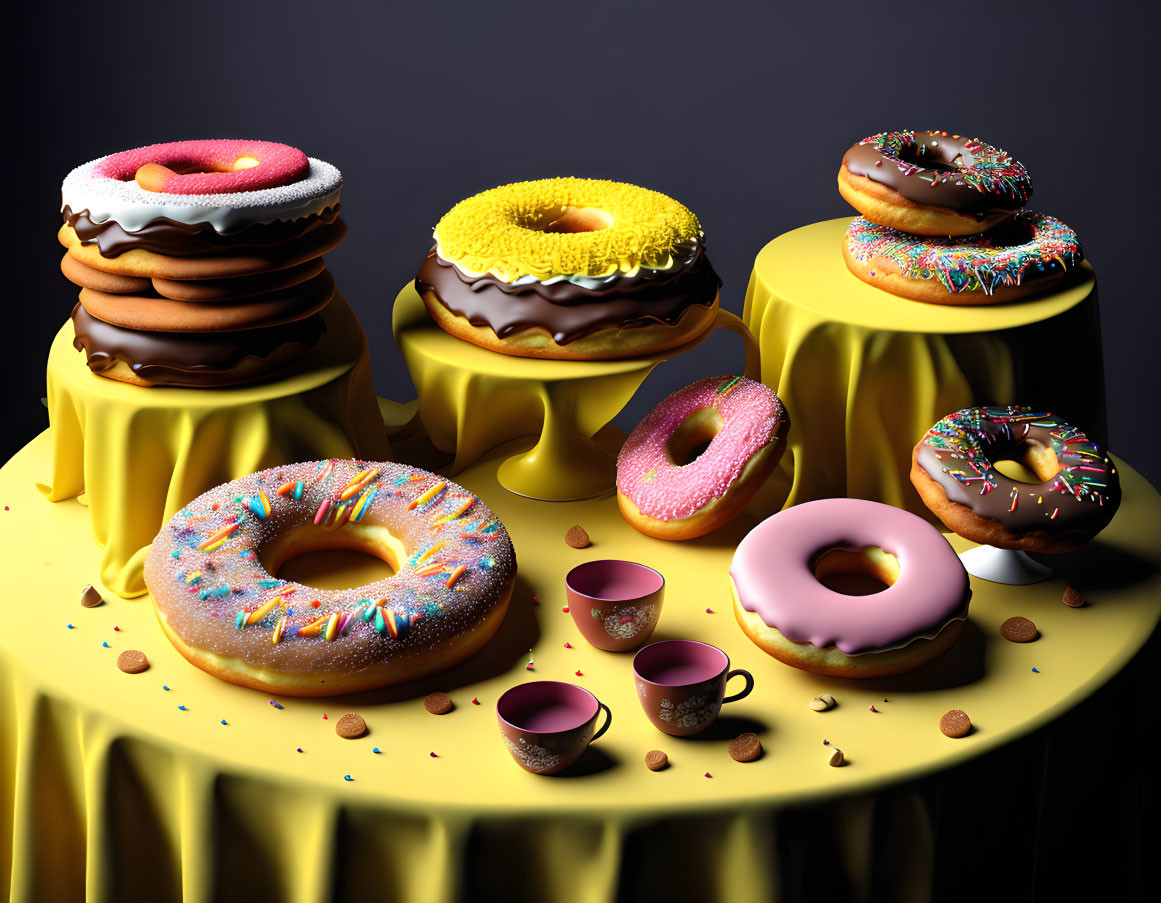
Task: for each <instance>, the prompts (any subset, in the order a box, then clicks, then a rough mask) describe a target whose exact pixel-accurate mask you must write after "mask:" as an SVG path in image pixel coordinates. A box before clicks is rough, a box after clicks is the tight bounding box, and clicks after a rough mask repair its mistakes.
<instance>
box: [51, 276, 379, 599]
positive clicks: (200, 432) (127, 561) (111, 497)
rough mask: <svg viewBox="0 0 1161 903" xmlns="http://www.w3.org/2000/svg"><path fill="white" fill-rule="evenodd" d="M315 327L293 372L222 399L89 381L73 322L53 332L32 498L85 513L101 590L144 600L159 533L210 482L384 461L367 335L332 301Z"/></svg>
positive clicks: (213, 392) (343, 305)
mask: <svg viewBox="0 0 1161 903" xmlns="http://www.w3.org/2000/svg"><path fill="white" fill-rule="evenodd" d="M324 322H325V323H326V326H327V332H326V334H325V335H324V337H323V339H322V341H321V343H320V344H319V345H318V347H316V348H315V349H314V350H312V351H311V352H309V363H308V364H307V365H306V366H305V367H304V368H303V369H302V370H301V371H300V372H299V373H297V374H295V375H294V376H290V377H288V378H286V379H281V380H278V381H276V382H270V383H264V384H262V385H255V386H242V387H238V388H230V389H177V388H166V387H152V388H143V387H141V386H132V385H128V384H126V383H120V382H115V381H114V380H111V379H106V378H104V377H101V376H96V375H95V374H93V373H91V372H90V371H89V369H88V367H87V366H86V365H85V358H84V354H83V353H81V352H79V351H77V350H75V349H74V348H73V345H72V341H73V328H72V324H71V323H66V324H65V325H64V326H63V327H61V329H60V331H59V332H58V333H57V335H56V338H55V340H54V341H53V343H52V348H51V349H50V350H49V357H48V415H49V422H50V423H51V425H52V440H53V441H52V450H51V460H52V470H51V477H50V478H49V479H47V480H45V481H44V482H43V483H41V491H42V492H44V494H45V495H46V496H47V497H48V498H49V499H51V500H52V501H54V502H56V501H61V500H63V499H71V498H77V497H80V498H81V499H82V501H83V502H84V503H85V504H86V505H87V506H88V509H89V517H90V521H91V524H92V535H93V538H94V539H95V540H96V541H97V543H98V544H99V545H100V546H102V547H103V549H104V552H103V555H102V559H101V568H100V579H101V581H103V582H104V584H105V586H107V587H108V588H109V589H111V590H112V591H113V592H116V593H119V594H121V595H123V596H136V595H140V594H141V593H144V592H145V583H144V580H143V578H142V568H143V566H144V561H145V553H146V552H147V551H148V549H149V544H150V543H151V542H152V541H153V537H154V536H156V535H157V531H158V530H159V529H161V526H162V524H164V523H165V522H166V521H167V520H169V518H170V517H172V516H173V515H174V514H176V513H177V512H178V511H179V510H181V507H182V506H183V505H184V504H185V503H186V502H188V501H189V500H190V499H192V498H194V497H195V496H197V495H200V494H201V493H202V492H205V491H206V490H207V489H210V488H211V487H213V486H217V485H218V484H219V483H224V482H226V481H228V480H232V479H236V478H237V477H240V476H244V475H246V474H248V473H253V472H254V471H256V470H261V469H263V468H265V467H273V466H274V465H276V464H284V463H287V462H290V461H304V460H310V459H312V458H329V457H343V458H349V457H352V456H360V457H365V458H370V459H372V460H382V459H384V458H386V457H387V456H388V455H389V453H390V447H389V444H388V442H387V434H386V431H385V429H384V427H383V421H382V419H381V417H380V416H379V408H378V404H377V402H376V398H375V392H374V389H373V388H372V386H371V368H370V359H369V356H368V351H367V340H366V337H365V336H364V335H363V332H362V329H361V328H360V327H359V325H358V322H357V321H356V320H355V317H354V314H353V313H352V311H351V309H350V307H349V306H348V305H347V302H346V300H345V299H343V298H342V297H341V296H336V298H335V300H334V301H333V302H332V303H331V304H330V305H329V306H328V307H327V310H326V312H325V314H324ZM43 476H44V475H42V477H41V478H42V479H43Z"/></svg>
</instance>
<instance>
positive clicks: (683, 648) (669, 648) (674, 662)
mask: <svg viewBox="0 0 1161 903" xmlns="http://www.w3.org/2000/svg"><path fill="white" fill-rule="evenodd" d="M734 676H740V677H744V678H745V679H746V686H745V688H744V689H743V690H742V691H741V692H740V693H735V694H734V695H733V696H730V697H726V681H728V680H729V679H730V678H731V677H734ZM633 678H634V680H635V681H636V682H637V696H638V697H639V698H640V700H641V707H642V708H643V709H645V714H646V715H647V716H648V717H649V720H650V721H652V722H653V726H654V727H656V728H657V729H658V730H660V731H664V732H665V733H667V734H672V735H673V736H675V737H688V736H691V735H692V734H698V733H701V732H702V731H703V730H705V729H706V728H707V727H709V726H710V725H711V724H713V723H714V720H715V719H716V718H717V717H718V712H720V711H721V708H722V704H723V703H726V702H734V701H735V700H738V699H742V698H744V697H746V696H749V695H750V691H751V690H753V689H754V678H753V676H752V675H751V674H750V672H749V671H744V670H742V669H741V668H737V669H735V670H733V671H731V670H730V658H729V656H728V655H726V654H725V653H724V652H722V650H721V649H719V648H718V647H717V646H711V645H710V644H709V643H699V642H698V641H696V640H665V641H663V642H660V643H652V644H651V645H649V646H646V647H645V648H644V649H642V650H641V651H640V652H638V653H637V654H636V655H635V656H634V657H633Z"/></svg>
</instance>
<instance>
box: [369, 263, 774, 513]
mask: <svg viewBox="0 0 1161 903" xmlns="http://www.w3.org/2000/svg"><path fill="white" fill-rule="evenodd" d="M392 328H393V330H394V332H395V341H396V342H397V343H398V345H399V350H400V351H401V352H402V353H403V358H404V360H405V361H406V362H407V369H408V370H409V371H410V372H411V378H412V380H413V381H414V382H415V389H416V392H417V393H418V395H419V417H420V419H421V420H422V422H423V426H424V428H425V429H426V430H427V433H428V435H429V436H430V438H431V441H432V442H433V443H434V445H435V446H436V448H438V449H440V450H441V451H444V452H447V453H449V454H453V455H454V456H455V458H454V460H453V462H452V463H451V465H450V466H449V467H448V468H447V470H448V472H449V473H452V474H454V473H457V472H458V471H460V470H462V469H463V468H464V467H466V466H467V465H468V464H471V463H472V462H473V461H475V460H477V459H478V458H479V457H480V456H481V455H483V454H484V453H485V452H487V451H488V450H490V449H492V448H495V447H496V446H498V445H501V444H503V443H505V442H508V441H509V440H512V439H518V438H524V437H527V436H529V435H531V434H534V433H536V432H537V431H538V432H539V435H538V437H537V438H535V439H534V441H533V443H532V445H531V447H530V448H526V449H524V450H522V451H521V452H519V453H518V454H515V455H513V456H511V457H509V458H507V459H506V460H505V461H503V463H501V464H500V475H499V479H500V485H502V486H503V487H504V488H505V489H507V490H509V491H510V492H515V493H517V494H518V495H523V496H527V497H529V498H534V499H541V500H545V501H570V500H576V499H586V498H592V497H594V496H597V495H601V494H602V493H605V492H609V491H610V490H611V489H612V488H613V486H614V483H615V480H616V459H615V458H614V457H613V456H612V455H610V454H609V453H608V452H607V451H605V450H603V449H602V448H600V447H599V445H598V444H597V443H596V442H594V441H593V436H595V435H596V433H597V431H598V430H600V429H601V427H603V426H604V425H605V424H607V423H608V422H609V421H610V420H612V419H613V418H614V417H616V416H617V414H618V413H620V411H621V409H622V408H623V407H624V406H625V405H626V404H627V403H628V401H629V399H630V398H632V397H633V393H634V392H636V391H637V389H638V388H640V386H641V383H643V382H644V381H645V377H647V376H648V375H649V374H650V372H652V370H653V368H654V367H656V366H657V365H658V364H660V363H662V362H664V361H666V360H669V359H670V358H672V357H675V356H676V355H679V354H683V353H685V352H687V351H691V350H692V349H694V348H696V347H697V346H698V345H699V344H701V342H703V341H704V340H705V339H706V338H707V337H708V336H709V333H710V332H712V331H713V330H712V329H711V330H708V331H707V332H705V333H703V334H702V335H701V336H700V337H699V338H698V339H696V340H694V341H693V342H691V343H689V344H687V345H683V346H681V347H679V348H674V349H672V350H670V351H666V352H662V353H660V354H654V355H650V356H647V357H639V358H628V359H624V360H614V361H555V360H537V359H534V358H521V357H511V356H508V355H504V354H497V353H496V352H494V351H489V350H487V349H485V348H480V347H478V346H476V345H472V344H470V343H468V342H464V341H462V340H461V339H457V338H456V337H455V336H452V335H449V334H448V333H446V332H444V331H443V330H442V329H440V328H439V327H438V326H436V325H435V322H434V321H433V320H432V319H431V317H430V316H429V315H428V313H427V311H426V309H425V308H424V306H423V301H422V300H420V297H419V295H418V293H417V292H416V291H415V288H414V286H412V285H408V286H407V287H406V288H404V289H403V290H402V291H401V292H400V293H399V295H398V297H397V298H396V299H395V308H394V312H393V316H392ZM719 328H721V329H729V330H731V331H734V332H737V333H738V334H739V335H741V336H742V337H743V340H744V341H745V342H746V366H747V375H750V376H754V377H755V378H757V377H756V373H757V354H756V350H757V349H756V348H755V347H754V345H753V340H752V338H751V337H750V335H749V333H748V331H747V330H746V328H745V327H744V326H742V323H741V321H740V320H739V319H738V318H737V317H736V316H734V315H733V314H731V313H729V312H728V311H724V310H719V311H718V319H717V321H716V323H715V324H714V327H713V329H719Z"/></svg>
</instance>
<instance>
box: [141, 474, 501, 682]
mask: <svg viewBox="0 0 1161 903" xmlns="http://www.w3.org/2000/svg"><path fill="white" fill-rule="evenodd" d="M317 549H360V550H362V551H366V552H369V553H371V554H373V555H376V556H377V557H380V558H382V559H383V560H384V561H386V562H388V563H389V564H390V565H391V566H392V568H393V569H394V570H395V573H394V574H393V575H392V576H390V577H388V578H386V579H384V580H379V581H377V582H375V583H371V584H368V585H366V586H360V587H356V588H354V589H345V590H321V589H315V588H312V587H309V586H304V585H302V584H299V583H294V582H289V581H286V580H280V579H278V578H276V577H274V576H272V574H274V573H277V571H278V568H279V566H280V565H281V564H282V563H283V562H284V561H286V560H287V559H289V558H292V557H294V556H295V555H299V554H302V553H303V552H308V551H313V550H317ZM515 578H516V556H515V553H514V552H513V549H512V543H511V541H510V540H509V538H508V533H507V531H506V530H505V529H504V527H503V525H502V524H501V523H500V522H499V521H498V520H497V519H496V516H495V515H494V514H493V513H492V511H491V510H490V509H489V508H488V507H487V506H486V505H484V503H483V502H481V501H480V500H479V499H478V498H476V497H475V496H474V495H472V494H471V493H470V492H468V491H467V490H466V489H464V488H462V487H460V486H457V485H456V484H455V483H451V482H448V481H447V480H445V479H443V478H442V477H439V476H437V475H436V474H432V473H428V472H427V471H423V470H418V469H416V468H414V467H407V466H405V465H402V464H390V463H376V462H367V461H342V460H330V461H316V462H310V463H303V464H292V465H289V466H286V467H276V468H274V469H272V470H264V471H261V472H260V473H256V474H251V475H250V476H248V477H243V478H242V479H240V480H234V481H232V482H230V483H226V484H224V485H222V486H218V487H216V488H215V489H212V490H210V491H209V492H207V493H205V494H204V495H201V496H199V497H198V498H196V499H194V500H193V501H192V502H190V504H189V505H187V506H186V507H185V508H184V509H183V510H182V511H181V512H179V513H178V514H177V515H176V516H175V517H174V518H173V519H172V520H171V521H170V522H169V523H168V524H167V525H166V526H165V527H164V528H162V530H161V533H159V534H158V536H157V538H156V539H155V540H154V541H153V545H152V547H151V548H150V550H149V555H148V557H147V559H146V562H145V583H146V586H148V587H149V591H150V593H151V594H152V596H153V601H154V604H155V606H156V608H157V616H158V618H159V620H160V621H161V626H162V628H163V629H164V630H165V633H166V635H167V636H168V637H169V639H170V640H171V641H172V642H173V644H174V646H176V647H177V649H178V651H180V652H181V654H182V655H184V656H185V657H186V658H187V659H189V661H191V662H192V663H193V664H195V665H197V666H198V667H199V668H202V669H203V670H205V671H208V672H209V673H211V674H214V675H215V676H217V677H220V678H222V679H224V680H228V681H230V682H232V683H237V684H242V685H243V686H248V687H254V688H256V689H261V690H264V691H267V692H273V693H285V694H288V695H292V696H329V695H333V694H337V693H349V692H354V691H357V690H367V689H372V688H374V687H381V686H386V685H388V684H395V683H400V682H402V681H407V680H411V679H413V678H416V677H420V676H422V675H425V674H432V673H434V672H437V671H442V670H444V669H446V668H449V667H451V666H453V665H455V664H458V663H459V662H461V661H463V660H464V659H466V658H468V657H469V656H471V655H473V654H475V653H476V652H477V651H478V650H479V649H480V648H481V647H482V646H483V645H484V644H485V643H487V642H488V640H489V639H490V638H491V637H492V635H493V634H494V633H495V631H496V628H497V627H498V626H499V624H500V621H501V620H502V619H503V617H504V612H505V611H506V610H507V606H508V600H509V598H510V596H511V593H512V586H513V583H514V581H515Z"/></svg>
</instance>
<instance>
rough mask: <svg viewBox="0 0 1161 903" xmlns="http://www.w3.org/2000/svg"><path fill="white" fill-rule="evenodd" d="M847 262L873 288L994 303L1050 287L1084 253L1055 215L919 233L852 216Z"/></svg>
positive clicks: (942, 300)
mask: <svg viewBox="0 0 1161 903" xmlns="http://www.w3.org/2000/svg"><path fill="white" fill-rule="evenodd" d="M843 258H844V259H845V260H846V263H847V269H849V270H850V271H851V272H852V273H854V274H855V275H856V276H858V277H859V278H860V279H862V280H863V281H864V282H867V283H870V284H871V285H873V286H875V287H876V288H881V289H883V290H884V291H888V292H890V293H891V294H893V295H898V296H900V297H902V298H912V299H914V300H916V301H926V302H928V303H930V304H956V305H969V304H998V303H1001V302H1006V301H1016V300H1019V299H1021V298H1024V297H1028V296H1031V295H1035V294H1038V293H1040V292H1043V291H1045V290H1046V289H1049V288H1052V287H1053V286H1055V285H1056V284H1057V283H1058V282H1059V280H1060V279H1061V278H1062V277H1063V276H1065V275H1066V274H1067V273H1070V272H1072V271H1074V270H1075V269H1076V267H1077V266H1079V264H1080V262H1081V261H1082V260H1083V259H1084V253H1083V252H1082V251H1081V248H1080V242H1079V241H1078V240H1077V237H1076V233H1075V232H1073V231H1072V229H1070V228H1069V227H1068V226H1066V225H1065V224H1064V223H1062V222H1061V221H1060V220H1058V219H1056V218H1055V217H1052V216H1048V215H1046V214H1043V213H1027V212H1022V213H1018V214H1016V215H1015V216H1014V217H1013V218H1012V219H1011V220H1010V221H1009V222H1006V223H1004V224H1003V225H1000V226H997V227H996V228H995V229H993V230H991V231H990V232H986V233H984V234H983V235H970V236H966V237H963V238H948V237H944V238H926V237H924V236H921V235H910V234H908V233H906V232H899V231H897V230H895V229H890V228H888V227H887V226H879V225H876V224H875V223H872V222H869V221H868V220H867V219H865V218H864V217H861V216H856V217H855V218H854V219H853V220H852V221H851V224H850V226H849V227H848V228H847V235H846V240H845V242H844V243H843Z"/></svg>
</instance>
